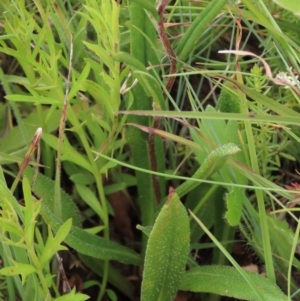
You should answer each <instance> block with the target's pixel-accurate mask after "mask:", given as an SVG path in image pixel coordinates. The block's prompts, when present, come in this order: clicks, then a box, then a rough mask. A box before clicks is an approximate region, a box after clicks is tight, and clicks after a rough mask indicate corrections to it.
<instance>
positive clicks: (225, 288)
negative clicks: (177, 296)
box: [180, 266, 288, 301]
mask: <svg viewBox="0 0 300 301" xmlns="http://www.w3.org/2000/svg"><path fill="white" fill-rule="evenodd" d="M245 273H247V276H248V277H249V278H250V279H251V280H252V281H253V282H254V284H255V285H256V286H257V289H259V291H260V292H261V293H262V294H263V296H264V297H265V300H266V301H274V300H276V301H286V300H288V298H287V296H286V295H284V294H283V292H282V291H281V290H280V289H279V288H278V287H277V286H276V284H274V283H272V282H271V281H270V280H269V279H268V278H266V277H263V276H261V275H259V274H256V273H252V272H248V271H245ZM180 289H181V290H184V291H192V292H198V293H199V292H201V293H212V294H217V295H221V296H227V297H232V298H236V299H242V300H249V301H260V299H259V298H258V297H257V295H256V294H255V292H253V290H252V289H251V287H250V286H249V284H248V283H247V282H246V280H245V279H244V278H243V276H241V274H240V273H239V272H238V271H237V270H236V269H235V268H232V267H226V266H203V267H197V268H193V269H191V270H190V271H188V272H186V273H185V274H184V276H183V279H182V282H181V284H180Z"/></svg>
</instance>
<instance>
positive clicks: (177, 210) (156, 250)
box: [141, 188, 190, 301]
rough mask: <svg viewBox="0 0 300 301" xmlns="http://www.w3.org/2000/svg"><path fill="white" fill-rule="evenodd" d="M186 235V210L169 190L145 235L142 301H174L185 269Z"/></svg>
mask: <svg viewBox="0 0 300 301" xmlns="http://www.w3.org/2000/svg"><path fill="white" fill-rule="evenodd" d="M189 236H190V233H189V221H188V216H187V213H186V209H185V208H184V206H183V205H182V203H181V201H180V200H179V197H178V195H177V193H176V192H175V191H174V190H173V188H172V189H170V192H169V197H168V200H167V202H166V203H165V205H164V207H163V208H162V209H161V211H160V213H159V215H158V217H157V219H156V220H155V223H154V226H153V229H152V231H151V233H150V236H149V240H148V244H147V249H146V257H145V265H144V272H143V283H142V295H141V300H142V301H146V300H147V301H152V300H153V301H154V300H161V301H163V300H165V301H167V300H170V301H171V300H174V297H175V295H176V292H177V290H178V287H179V284H180V281H181V277H182V275H183V273H184V270H185V264H186V259H187V254H188V250H189Z"/></svg>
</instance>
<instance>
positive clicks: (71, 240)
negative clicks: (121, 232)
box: [41, 206, 141, 265]
mask: <svg viewBox="0 0 300 301" xmlns="http://www.w3.org/2000/svg"><path fill="white" fill-rule="evenodd" d="M41 214H42V216H43V219H44V220H45V222H46V223H47V224H49V225H50V226H51V228H52V229H53V231H54V232H57V231H58V230H59V229H60V228H61V226H62V222H61V221H60V220H59V219H58V218H57V217H56V216H55V214H54V213H53V211H51V210H50V208H49V207H46V206H45V207H42V210H41ZM65 243H66V244H67V245H69V246H70V247H72V248H73V249H75V250H76V251H78V252H79V253H81V254H85V255H88V256H92V257H95V258H101V259H103V260H117V261H119V262H123V263H126V264H135V265H139V264H141V258H140V256H139V255H138V254H137V253H135V252H134V251H132V250H131V249H129V248H126V247H123V246H121V245H119V244H117V243H115V242H112V241H110V240H107V239H104V238H102V237H99V236H96V235H94V234H90V233H88V232H86V231H85V230H83V229H81V228H78V227H74V226H73V227H72V228H71V230H70V233H69V235H68V236H67V237H66V239H65Z"/></svg>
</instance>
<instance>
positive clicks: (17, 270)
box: [0, 260, 36, 284]
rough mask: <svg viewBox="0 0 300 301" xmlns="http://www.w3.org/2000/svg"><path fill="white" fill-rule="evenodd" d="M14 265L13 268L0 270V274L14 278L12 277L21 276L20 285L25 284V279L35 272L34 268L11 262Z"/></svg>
mask: <svg viewBox="0 0 300 301" xmlns="http://www.w3.org/2000/svg"><path fill="white" fill-rule="evenodd" d="M12 261H13V263H14V264H15V265H14V266H10V267H5V268H3V269H1V270H0V274H1V275H4V276H14V275H21V278H22V284H24V283H25V280H26V277H27V276H28V275H30V274H32V273H35V272H36V269H35V267H34V266H32V265H30V264H26V263H20V262H16V261H14V260H12Z"/></svg>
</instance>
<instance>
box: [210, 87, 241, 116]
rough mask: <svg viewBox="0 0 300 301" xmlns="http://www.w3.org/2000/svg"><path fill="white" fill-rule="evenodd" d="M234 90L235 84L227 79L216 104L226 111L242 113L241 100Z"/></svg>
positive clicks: (219, 108)
mask: <svg viewBox="0 0 300 301" xmlns="http://www.w3.org/2000/svg"><path fill="white" fill-rule="evenodd" d="M233 90H234V85H233V84H232V83H231V82H229V81H227V82H226V83H225V84H224V86H223V87H222V91H221V94H220V96H219V99H218V104H217V106H216V109H217V110H220V111H221V112H226V113H240V111H241V110H240V100H239V98H238V96H237V95H236V94H235V93H234V92H233Z"/></svg>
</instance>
